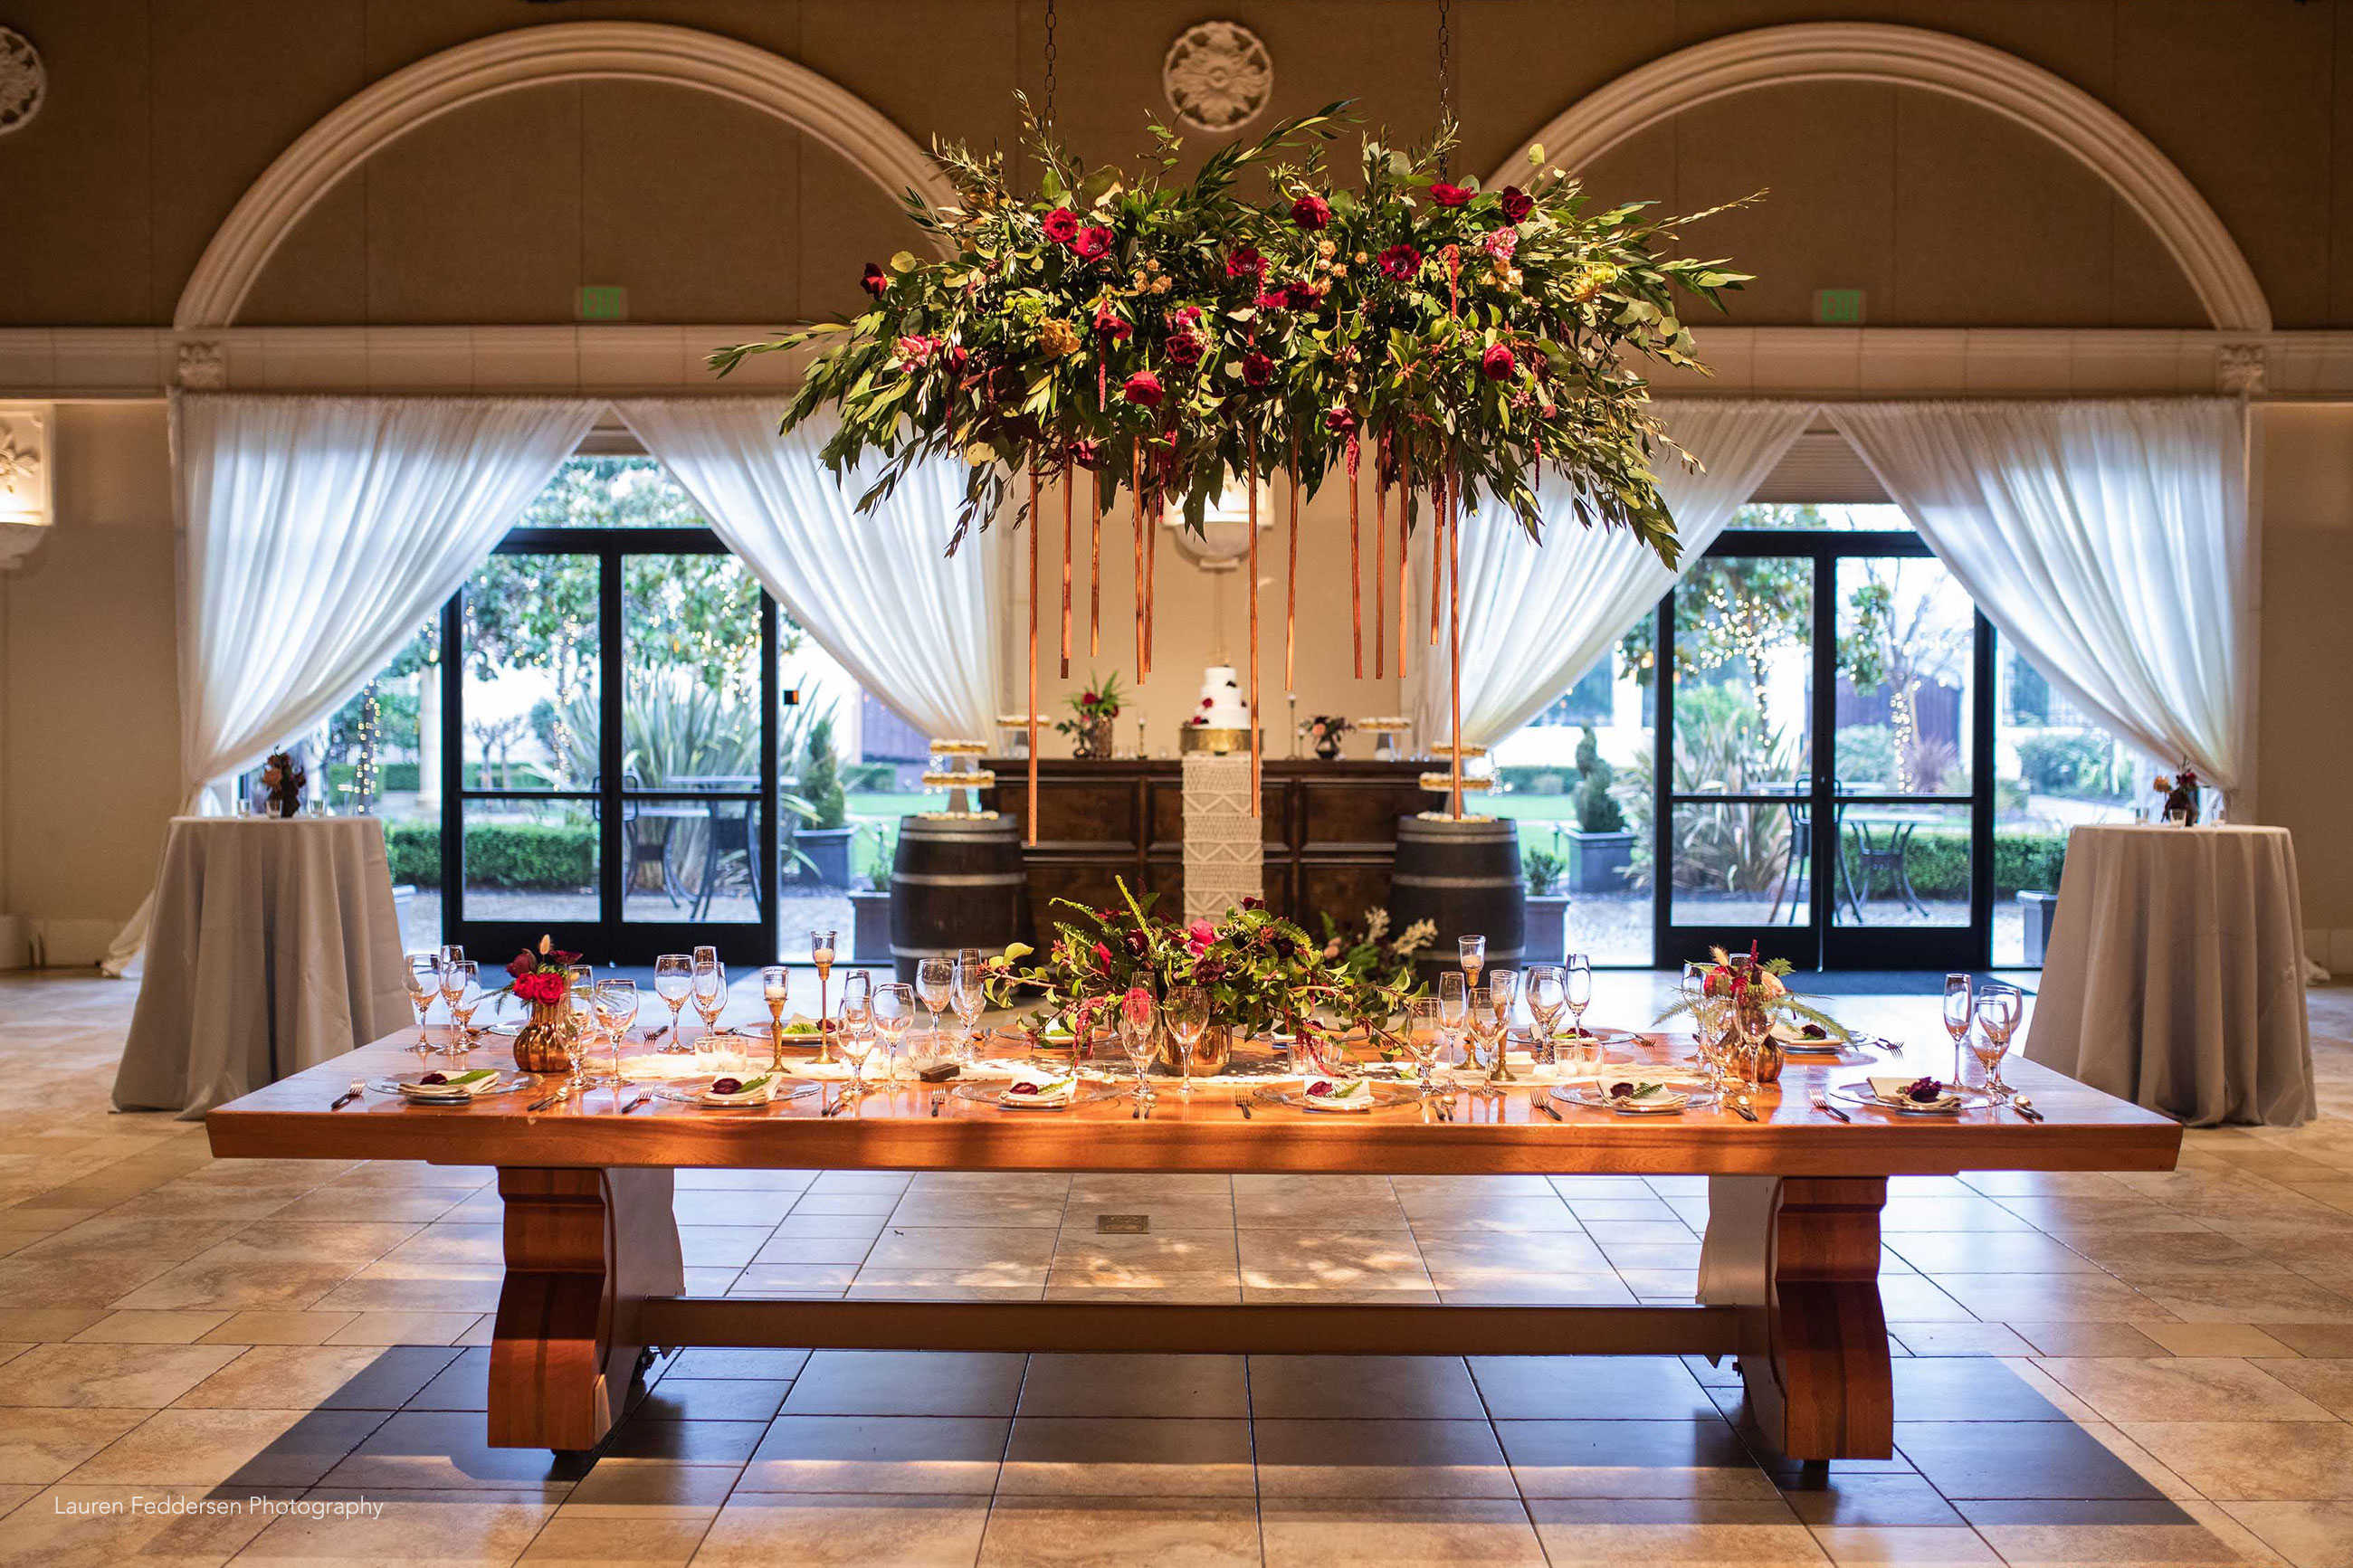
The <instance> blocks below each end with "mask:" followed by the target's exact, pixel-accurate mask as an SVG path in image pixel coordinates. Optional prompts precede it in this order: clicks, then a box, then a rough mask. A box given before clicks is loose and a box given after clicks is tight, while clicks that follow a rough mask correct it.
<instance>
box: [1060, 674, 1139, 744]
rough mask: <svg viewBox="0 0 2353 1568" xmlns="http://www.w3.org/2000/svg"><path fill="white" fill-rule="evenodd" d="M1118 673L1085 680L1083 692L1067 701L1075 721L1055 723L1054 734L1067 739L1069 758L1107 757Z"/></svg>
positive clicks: (1116, 714) (1116, 702) (1118, 695)
mask: <svg viewBox="0 0 2353 1568" xmlns="http://www.w3.org/2000/svg"><path fill="white" fill-rule="evenodd" d="M1122 695H1123V693H1122V692H1121V691H1120V689H1119V673H1118V671H1116V670H1114V671H1113V672H1112V674H1111V675H1110V677H1109V678H1108V679H1101V680H1098V679H1094V678H1093V677H1092V676H1090V677H1089V678H1088V682H1087V689H1085V690H1084V691H1082V692H1081V693H1079V695H1077V696H1076V697H1073V698H1071V712H1072V713H1073V714H1075V715H1076V717H1075V718H1071V719H1060V720H1057V721H1055V723H1054V732H1055V733H1056V734H1058V735H1068V736H1069V737H1070V738H1071V755H1072V756H1074V757H1081V758H1099V757H1108V756H1110V755H1111V745H1112V740H1111V725H1112V721H1113V720H1114V719H1116V718H1118V717H1119V708H1120V698H1121V697H1122Z"/></svg>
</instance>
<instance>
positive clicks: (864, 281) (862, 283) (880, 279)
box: [858, 261, 891, 300]
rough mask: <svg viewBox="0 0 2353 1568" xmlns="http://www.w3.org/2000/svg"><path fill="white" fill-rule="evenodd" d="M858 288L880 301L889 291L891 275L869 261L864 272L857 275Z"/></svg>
mask: <svg viewBox="0 0 2353 1568" xmlns="http://www.w3.org/2000/svg"><path fill="white" fill-rule="evenodd" d="M858 286H859V287H860V289H865V290H866V291H867V292H868V293H869V294H871V295H873V296H874V297H875V298H876V299H877V300H880V299H881V298H882V296H883V295H885V294H887V293H889V292H890V291H891V275H890V274H889V273H888V272H885V271H883V270H882V268H880V267H877V266H876V265H875V264H874V263H873V262H871V261H870V262H868V263H867V264H866V270H865V271H863V272H861V273H860V274H859V275H858Z"/></svg>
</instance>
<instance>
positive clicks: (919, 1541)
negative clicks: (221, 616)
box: [695, 1492, 988, 1568]
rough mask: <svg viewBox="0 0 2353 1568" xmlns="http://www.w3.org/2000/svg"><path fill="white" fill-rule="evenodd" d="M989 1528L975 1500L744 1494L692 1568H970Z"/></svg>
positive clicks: (983, 1501) (982, 1502) (984, 1506)
mask: <svg viewBox="0 0 2353 1568" xmlns="http://www.w3.org/2000/svg"><path fill="white" fill-rule="evenodd" d="M987 1522H988V1500H987V1498H979V1497H944V1498H943V1497H898V1496H881V1497H878V1496H868V1495H860V1494H857V1493H835V1494H831V1495H826V1496H817V1495H811V1496H795V1495H790V1494H786V1493H778V1492H764V1493H747V1494H744V1495H740V1496H737V1497H735V1498H733V1499H730V1500H729V1501H728V1503H727V1506H726V1507H725V1508H723V1509H722V1510H720V1511H719V1517H718V1518H717V1519H715V1520H713V1521H712V1523H711V1529H710V1531H709V1532H708V1533H707V1534H705V1535H704V1537H703V1540H702V1551H701V1552H698V1553H697V1554H696V1556H695V1563H696V1564H697V1568H772V1565H773V1564H776V1563H792V1564H795V1568H836V1565H839V1568H849V1565H850V1564H881V1563H889V1564H891V1565H892V1568H972V1564H973V1563H974V1561H975V1560H976V1557H977V1555H978V1553H979V1551H980V1542H981V1533H982V1531H983V1530H984V1529H985V1528H986V1527H987Z"/></svg>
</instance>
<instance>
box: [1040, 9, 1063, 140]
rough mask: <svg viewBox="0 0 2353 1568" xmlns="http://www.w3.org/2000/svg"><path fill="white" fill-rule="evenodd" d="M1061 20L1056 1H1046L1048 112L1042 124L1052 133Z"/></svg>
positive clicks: (1046, 105)
mask: <svg viewBox="0 0 2353 1568" xmlns="http://www.w3.org/2000/svg"><path fill="white" fill-rule="evenodd" d="M1059 21H1060V17H1058V16H1056V15H1055V14H1054V0H1046V104H1045V107H1046V112H1045V115H1044V117H1043V120H1042V121H1041V122H1042V123H1043V124H1044V126H1045V128H1046V129H1047V130H1048V131H1052V130H1053V129H1054V62H1055V60H1056V58H1058V57H1059V56H1060V53H1061V47H1060V45H1058V44H1057V43H1056V42H1055V41H1054V27H1055V26H1056V24H1057V23H1058V22H1059Z"/></svg>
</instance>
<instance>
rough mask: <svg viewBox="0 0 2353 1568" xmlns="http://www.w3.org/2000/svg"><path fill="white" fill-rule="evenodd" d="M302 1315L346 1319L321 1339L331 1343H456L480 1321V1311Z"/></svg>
mask: <svg viewBox="0 0 2353 1568" xmlns="http://www.w3.org/2000/svg"><path fill="white" fill-rule="evenodd" d="M305 1316H310V1317H339V1318H343V1319H344V1320H346V1321H344V1323H343V1326H342V1327H341V1328H339V1329H337V1330H335V1331H334V1332H332V1333H331V1334H329V1335H328V1336H327V1337H326V1339H325V1341H324V1343H326V1344H331V1345H448V1344H457V1343H459V1342H461V1341H462V1340H463V1338H464V1336H465V1334H466V1332H467V1331H468V1330H470V1329H471V1328H472V1327H473V1326H474V1325H475V1324H476V1323H478V1322H480V1321H481V1314H480V1313H479V1312H403V1311H382V1312H314V1313H307V1314H305Z"/></svg>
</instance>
